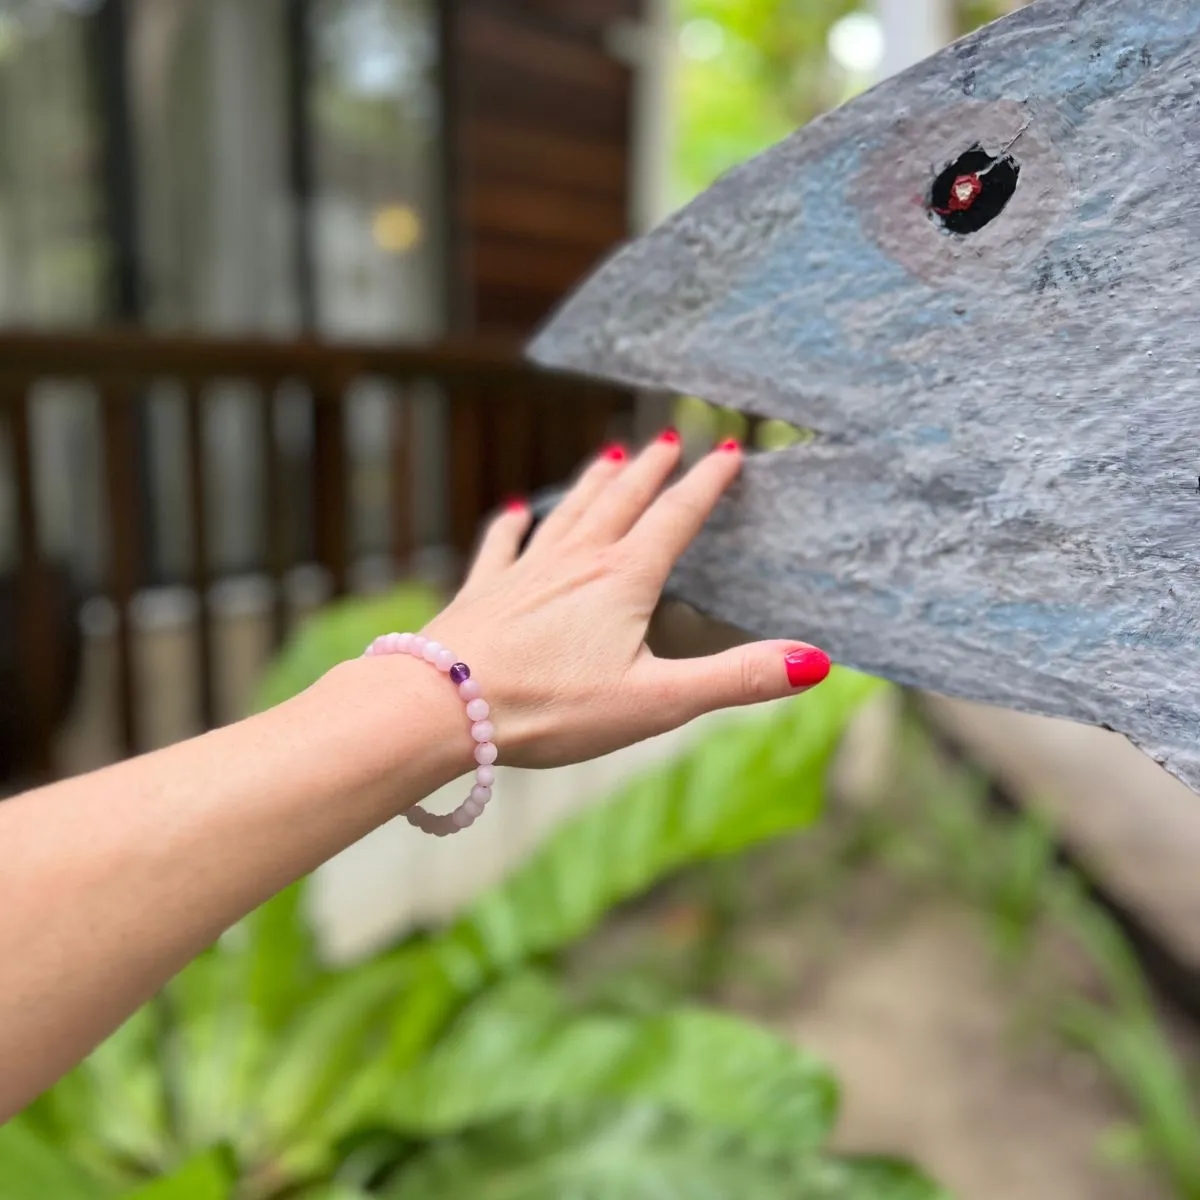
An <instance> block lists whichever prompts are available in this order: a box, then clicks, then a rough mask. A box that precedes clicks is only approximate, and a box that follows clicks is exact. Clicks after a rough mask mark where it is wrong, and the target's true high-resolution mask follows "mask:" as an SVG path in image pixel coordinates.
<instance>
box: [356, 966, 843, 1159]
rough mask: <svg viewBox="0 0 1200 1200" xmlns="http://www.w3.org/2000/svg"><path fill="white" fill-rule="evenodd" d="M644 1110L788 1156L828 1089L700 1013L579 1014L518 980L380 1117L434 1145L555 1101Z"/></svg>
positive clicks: (452, 1038)
mask: <svg viewBox="0 0 1200 1200" xmlns="http://www.w3.org/2000/svg"><path fill="white" fill-rule="evenodd" d="M612 1101H620V1102H622V1103H652V1104H653V1105H655V1106H656V1107H658V1108H662V1109H664V1110H667V1111H670V1112H672V1113H675V1114H677V1115H683V1116H687V1117H689V1118H691V1119H693V1120H695V1121H697V1122H702V1123H704V1124H707V1125H708V1126H710V1127H711V1128H713V1129H714V1130H719V1131H723V1132H725V1133H731V1134H732V1133H736V1134H737V1135H738V1136H739V1137H740V1138H741V1140H742V1141H743V1142H744V1143H746V1144H747V1145H753V1146H755V1147H756V1148H759V1149H764V1150H770V1151H775V1152H786V1153H789V1154H796V1153H799V1152H802V1151H804V1150H811V1149H813V1148H815V1147H816V1146H818V1145H819V1144H820V1143H821V1142H822V1141H823V1140H824V1138H825V1137H826V1135H827V1134H828V1132H829V1130H830V1128H831V1127H832V1124H833V1119H834V1114H835V1110H836V1107H837V1087H836V1084H835V1082H834V1080H833V1078H832V1077H831V1076H830V1074H829V1073H828V1071H827V1070H826V1069H825V1068H824V1066H822V1065H821V1064H819V1063H818V1062H816V1061H815V1060H814V1059H813V1058H812V1057H811V1056H809V1055H808V1054H806V1053H805V1052H804V1051H802V1050H799V1049H797V1048H796V1047H795V1046H793V1045H791V1044H790V1043H789V1042H786V1041H784V1040H782V1039H781V1038H778V1037H776V1036H774V1035H773V1034H770V1033H768V1032H766V1031H765V1030H763V1029H759V1028H758V1027H757V1026H755V1025H753V1024H750V1023H749V1022H746V1021H741V1020H739V1019H737V1018H734V1017H729V1016H724V1015H722V1014H718V1013H714V1012H707V1011H704V1010H701V1009H681V1010H677V1011H674V1012H669V1013H665V1014H660V1015H655V1016H651V1017H632V1016H615V1015H613V1016H609V1015H603V1016H598V1015H576V1014H574V1013H572V1012H571V1011H569V1009H568V1008H567V1007H566V1005H565V1003H564V1001H563V999H562V997H561V995H560V994H559V992H558V991H557V989H556V988H554V987H553V986H551V985H550V984H549V983H547V982H545V981H544V980H542V979H541V978H539V977H536V976H519V977H517V978H516V979H513V980H510V981H508V982H507V983H505V984H502V985H499V986H497V987H496V988H495V989H493V991H492V992H490V993H489V994H487V995H486V996H484V997H483V998H482V999H481V1000H479V1001H477V1002H476V1003H475V1004H474V1005H473V1006H472V1007H471V1008H470V1009H469V1010H468V1011H467V1012H466V1013H465V1014H464V1015H463V1017H462V1018H461V1019H460V1020H459V1021H458V1022H456V1024H455V1025H454V1026H453V1027H452V1028H451V1030H450V1031H449V1033H448V1035H447V1036H446V1037H445V1038H444V1039H443V1040H442V1041H441V1042H440V1043H439V1044H438V1046H437V1047H436V1048H435V1049H434V1050H433V1051H432V1053H431V1054H430V1055H429V1056H428V1057H427V1058H426V1059H425V1060H424V1061H423V1062H422V1063H420V1064H419V1065H418V1066H417V1067H416V1068H415V1069H414V1070H412V1071H411V1072H409V1073H408V1074H407V1075H405V1076H402V1077H401V1078H399V1079H398V1080H396V1082H395V1084H394V1086H393V1089H392V1094H391V1096H390V1097H389V1099H388V1100H387V1101H386V1103H385V1105H384V1107H383V1110H382V1111H381V1113H380V1114H379V1116H380V1118H381V1119H382V1120H384V1121H386V1122H387V1123H388V1124H389V1125H391V1126H392V1127H393V1128H395V1129H396V1130H397V1131H398V1132H401V1133H404V1134H407V1135H410V1136H414V1137H435V1136H441V1135H444V1134H447V1133H455V1132H459V1131H461V1130H462V1129H464V1128H467V1127H469V1126H472V1125H479V1124H483V1123H486V1122H491V1121H494V1120H498V1119H500V1118H502V1117H505V1116H508V1115H511V1114H515V1113H519V1112H522V1111H535V1110H541V1111H546V1110H549V1109H553V1108H556V1107H560V1106H562V1105H564V1104H575V1103H596V1102H612Z"/></svg>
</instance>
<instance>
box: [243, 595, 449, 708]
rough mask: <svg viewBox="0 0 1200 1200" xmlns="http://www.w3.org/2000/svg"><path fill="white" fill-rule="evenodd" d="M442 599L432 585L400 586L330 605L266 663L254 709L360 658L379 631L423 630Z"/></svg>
mask: <svg viewBox="0 0 1200 1200" xmlns="http://www.w3.org/2000/svg"><path fill="white" fill-rule="evenodd" d="M443 603H444V598H443V597H442V596H441V595H440V594H439V593H438V592H437V591H435V590H434V589H433V588H429V587H425V586H423V585H420V584H404V585H403V586H402V587H398V588H395V589H393V590H392V591H390V592H388V593H387V594H386V595H383V596H368V597H361V596H355V597H351V598H349V599H346V600H339V601H337V602H335V603H333V604H330V605H328V606H327V607H325V608H323V609H321V610H320V611H319V612H317V613H315V614H314V615H313V616H311V617H310V618H309V619H308V620H307V621H306V622H305V623H304V625H303V626H302V627H301V629H300V631H299V633H298V634H297V635H296V636H295V637H294V638H293V639H292V640H291V641H290V642H289V643H288V645H287V646H286V647H285V648H284V650H283V653H282V654H281V655H280V656H279V657H278V658H277V659H276V660H275V661H274V662H273V663H272V664H271V665H270V667H268V669H267V672H266V674H265V675H264V677H263V679H262V682H261V684H260V685H259V689H258V693H257V696H256V699H255V708H256V709H257V710H259V711H261V710H262V709H265V708H271V707H273V706H274V705H276V704H280V703H282V702H283V701H284V700H288V699H290V698H291V697H292V696H296V695H298V694H299V693H300V692H302V691H304V690H305V689H306V688H308V687H310V686H311V685H312V684H314V683H316V681H317V680H318V679H320V678H321V676H322V675H324V674H325V672H326V671H328V670H329V669H330V668H331V667H335V666H337V664H338V663H340V662H345V661H347V660H348V659H351V658H358V657H359V655H361V654H362V652H363V651H364V650H365V649H366V648H367V644H368V643H369V642H370V641H371V640H372V639H373V638H375V637H378V636H379V634H381V633H391V632H393V631H396V632H402V631H404V630H409V629H411V630H416V629H420V628H422V627H423V626H424V625H427V624H428V623H429V622H430V621H431V620H432V619H433V618H434V617H435V616H436V615H437V614H438V612H439V610H440V609H441V608H442V605H443Z"/></svg>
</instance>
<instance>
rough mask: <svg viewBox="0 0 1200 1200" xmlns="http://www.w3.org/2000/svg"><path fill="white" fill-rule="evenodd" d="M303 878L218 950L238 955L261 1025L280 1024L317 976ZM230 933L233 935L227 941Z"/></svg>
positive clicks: (242, 924) (305, 996)
mask: <svg viewBox="0 0 1200 1200" xmlns="http://www.w3.org/2000/svg"><path fill="white" fill-rule="evenodd" d="M306 897H307V880H300V881H299V882H298V883H294V884H292V886H291V887H288V888H285V889H284V890H283V891H282V892H279V893H278V894H277V895H275V896H273V897H272V898H271V899H270V900H268V901H267V902H266V903H265V904H263V905H261V906H260V907H259V908H257V909H256V910H255V911H254V912H252V913H251V914H250V915H249V916H248V917H246V918H245V919H244V920H243V921H241V922H239V924H238V925H237V926H235V927H234V928H233V929H232V930H230V932H229V934H227V935H226V937H225V938H223V939H222V943H223V948H225V949H226V950H229V951H230V952H233V950H234V948H235V947H236V950H237V952H238V953H240V955H241V957H242V962H243V973H244V977H245V979H246V994H247V999H248V1001H249V1003H250V1005H251V1006H252V1007H253V1008H254V1010H255V1012H256V1013H257V1014H258V1017H259V1019H260V1020H261V1021H262V1023H263V1025H264V1026H265V1027H266V1028H268V1029H271V1030H275V1029H279V1028H282V1027H283V1026H284V1025H286V1024H287V1023H288V1022H289V1021H290V1020H291V1019H292V1018H293V1017H294V1016H295V1015H296V1013H297V1011H299V1009H300V1007H301V1006H302V1005H303V1004H304V1003H305V1002H306V1001H307V999H308V998H309V996H310V995H311V994H312V989H313V985H314V984H315V982H316V981H317V980H318V979H319V978H320V977H321V976H322V973H323V972H322V969H321V965H320V961H319V959H318V956H317V945H316V938H315V937H314V935H313V931H312V926H311V925H310V924H309V921H308V914H307V910H306V907H305V904H306ZM230 935H234V936H236V937H237V938H238V941H237V942H236V943H235V942H233V940H232V938H231V936H230Z"/></svg>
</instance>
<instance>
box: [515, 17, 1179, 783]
mask: <svg viewBox="0 0 1200 1200" xmlns="http://www.w3.org/2000/svg"><path fill="white" fill-rule="evenodd" d="M530 353H531V356H532V357H533V358H534V359H535V360H536V361H538V362H540V363H542V364H544V365H547V366H551V367H555V368H559V369H566V370H569V371H572V372H578V373H583V374H587V375H593V376H597V377H601V378H604V379H608V380H614V381H620V382H624V383H628V384H632V385H636V386H642V387H649V388H653V389H667V390H670V391H673V392H677V393H684V394H691V395H696V396H700V397H703V398H705V399H707V400H710V401H713V402H716V403H719V404H722V405H729V406H732V407H735V408H737V409H740V410H743V411H744V412H747V413H750V414H755V415H759V416H769V417H776V418H781V419H784V420H787V421H790V422H793V423H796V424H799V425H802V426H806V427H809V428H811V429H813V430H815V431H816V437H815V439H814V440H812V441H811V442H809V443H807V444H805V445H799V446H795V447H793V448H791V449H787V450H783V451H780V452H776V453H773V454H763V455H758V456H751V457H750V458H749V459H748V461H747V463H746V467H745V471H744V473H743V476H742V479H741V480H740V482H739V484H738V485H737V487H736V489H735V490H734V491H733V492H731V494H730V496H729V498H728V499H727V500H726V501H725V502H723V504H722V506H721V507H720V509H719V510H718V512H717V513H716V514H715V515H714V517H713V519H712V520H711V521H710V523H709V526H708V528H707V529H706V530H705V532H704V534H703V536H702V537H701V538H700V539H699V540H698V541H697V542H696V544H695V545H694V547H693V548H692V549H691V550H690V551H689V552H688V554H687V555H686V556H685V557H684V559H683V560H682V561H681V562H680V564H679V567H678V570H677V572H676V574H675V576H674V577H673V579H672V581H671V586H670V589H669V591H670V594H672V595H675V596H677V597H679V598H681V599H683V600H685V601H687V602H688V603H689V604H691V605H692V606H694V607H695V608H697V609H699V610H700V611H701V612H703V613H705V614H707V615H708V616H710V617H713V618H716V619H718V620H720V621H723V622H726V623H728V624H731V625H734V626H736V627H738V628H739V629H742V630H745V631H747V632H748V633H750V634H752V635H755V636H772V637H776V636H778V637H798V638H804V639H806V640H810V641H813V642H815V643H817V644H818V645H820V646H823V647H824V648H825V649H827V650H828V651H829V652H830V653H831V654H832V655H833V656H834V657H835V659H837V660H839V661H841V662H844V663H846V664H848V665H850V666H853V667H856V668H859V669H861V670H863V671H867V672H870V673H871V674H875V675H880V676H884V677H886V678H889V679H892V680H895V681H897V682H899V683H902V684H907V685H911V686H914V687H918V688H923V689H927V690H931V691H936V692H940V693H943V694H948V695H956V696H961V697H967V698H971V699H975V700H980V701H985V702H990V703H995V704H1000V705H1005V706H1008V707H1011V708H1015V709H1022V710H1026V711H1029V712H1035V713H1042V714H1047V715H1055V716H1061V717H1067V718H1072V719H1074V720H1077V721H1083V722H1087V723H1090V724H1094V725H1102V726H1105V727H1107V728H1111V729H1115V730H1119V731H1120V732H1122V733H1124V734H1126V735H1127V736H1128V737H1129V738H1130V739H1131V740H1132V741H1133V742H1135V743H1136V744H1137V745H1138V746H1140V747H1141V748H1142V749H1143V750H1144V751H1145V752H1146V753H1147V754H1150V755H1152V756H1153V757H1154V759H1155V760H1157V761H1158V762H1159V763H1161V764H1163V765H1164V766H1165V767H1166V768H1167V769H1168V770H1169V771H1170V772H1172V774H1174V775H1176V776H1177V777H1178V778H1180V779H1182V780H1184V781H1185V782H1186V783H1188V784H1189V785H1190V786H1191V787H1192V788H1193V790H1197V791H1200V443H1198V435H1200V3H1197V2H1196V0H1158V2H1157V3H1154V4H1142V3H1138V0H1070V2H1068V0H1039V2H1036V3H1033V4H1032V5H1030V6H1029V7H1027V8H1024V9H1021V10H1019V11H1018V12H1016V13H1014V14H1012V15H1010V16H1008V17H1006V18H1004V19H1002V20H1000V21H997V22H996V23H994V24H992V25H989V26H987V27H985V28H983V29H981V30H979V31H978V32H976V33H975V34H973V35H971V36H969V37H967V38H964V39H962V40H961V41H958V42H956V43H955V44H953V45H951V46H949V47H948V48H946V49H945V50H943V51H941V52H940V53H938V54H936V55H934V56H933V57H931V58H929V59H927V60H926V61H924V62H922V63H920V64H918V65H917V66H915V67H913V68H912V69H910V70H908V71H905V72H904V73H902V74H900V75H898V76H896V77H894V78H892V79H889V80H887V81H886V82H884V83H882V84H880V85H879V86H877V87H875V88H874V89H873V90H871V91H869V92H867V93H865V94H863V95H861V96H859V97H857V98H856V99H854V100H853V101H851V102H850V103H848V104H846V105H844V106H843V107H841V108H840V109H837V110H836V111H834V112H831V113H828V114H826V115H824V116H822V117H820V118H819V119H818V120H815V121H813V122H812V123H811V124H809V125H807V126H805V127H804V128H803V129H801V130H800V131H799V132H797V133H796V134H794V135H793V136H792V137H790V138H789V139H787V140H786V141H784V142H782V143H781V144H779V145H778V146H775V147H774V148H773V149H771V150H768V151H767V152H766V153H765V154H763V155H761V156H759V157H758V158H755V159H753V160H751V161H750V162H747V163H746V164H744V165H742V166H740V167H738V168H737V169H735V170H733V171H731V172H730V173H729V174H727V175H726V176H724V177H723V178H722V179H720V180H719V181H718V182H717V183H716V184H715V185H714V186H713V187H712V188H711V189H710V190H709V191H707V192H706V193H705V194H703V195H702V196H700V197H699V198H698V199H697V200H695V201H694V202H693V203H692V204H691V205H690V206H688V207H687V208H685V209H683V210H681V211H680V212H678V213H677V214H675V215H674V216H672V217H671V218H669V219H668V220H667V221H665V222H664V223H663V224H662V225H661V226H660V227H659V228H657V229H656V230H654V231H653V232H651V233H650V234H649V235H648V236H646V237H644V238H642V239H640V240H638V241H635V242H633V243H632V244H631V245H629V246H627V247H625V248H623V249H622V250H621V251H619V252H618V253H617V254H616V255H615V256H614V257H613V258H612V259H611V260H610V261H609V262H608V263H607V264H605V265H604V266H603V267H602V268H601V269H600V270H599V271H598V272H597V273H596V274H595V276H594V277H593V278H592V279H591V280H589V281H588V282H586V283H585V284H584V286H583V287H582V288H581V289H580V290H579V291H578V293H577V294H576V295H574V296H573V297H572V298H571V299H569V300H568V301H567V302H566V304H565V305H564V307H563V308H562V309H561V311H560V312H559V313H558V314H557V315H556V316H555V317H554V318H553V319H552V320H551V321H550V323H549V324H548V325H547V327H546V328H545V329H544V330H543V331H542V332H541V333H540V334H539V335H538V336H537V338H536V339H535V340H534V342H533V344H532V346H531V348H530Z"/></svg>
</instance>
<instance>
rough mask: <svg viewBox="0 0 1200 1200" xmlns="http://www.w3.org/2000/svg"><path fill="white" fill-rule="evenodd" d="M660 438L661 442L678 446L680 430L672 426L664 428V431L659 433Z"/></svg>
mask: <svg viewBox="0 0 1200 1200" xmlns="http://www.w3.org/2000/svg"><path fill="white" fill-rule="evenodd" d="M658 440H659V441H660V442H666V443H667V445H668V446H678V445H679V430H678V429H675V428H674V427H671V428H670V429H664V430H663V431H662V433H660V434H659V435H658Z"/></svg>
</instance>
